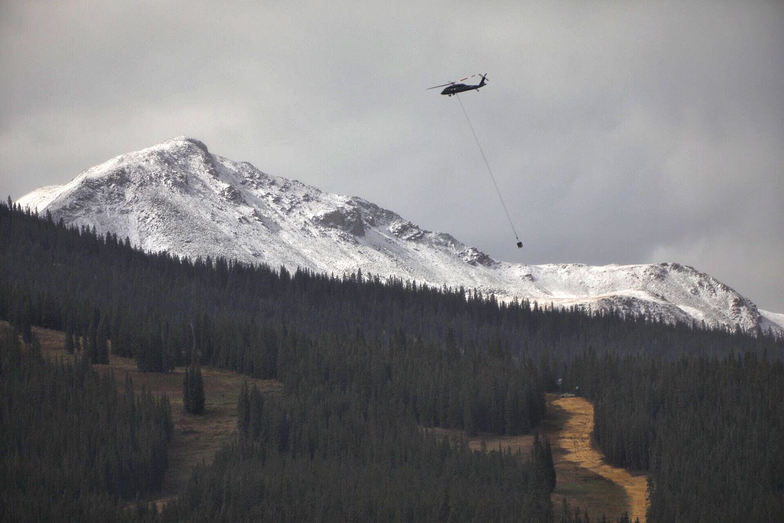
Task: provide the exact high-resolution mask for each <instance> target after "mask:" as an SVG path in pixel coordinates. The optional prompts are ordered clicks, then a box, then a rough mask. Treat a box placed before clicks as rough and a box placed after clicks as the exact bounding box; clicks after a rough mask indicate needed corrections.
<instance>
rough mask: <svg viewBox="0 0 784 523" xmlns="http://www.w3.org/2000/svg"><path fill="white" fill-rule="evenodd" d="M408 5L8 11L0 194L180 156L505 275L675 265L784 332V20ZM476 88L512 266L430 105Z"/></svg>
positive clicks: (713, 9) (477, 119)
mask: <svg viewBox="0 0 784 523" xmlns="http://www.w3.org/2000/svg"><path fill="white" fill-rule="evenodd" d="M357 4H358V5H357ZM411 4H412V5H406V3H403V4H401V3H399V2H397V3H381V2H365V3H353V2H330V3H329V4H325V3H321V2H261V3H256V2H241V3H232V4H231V6H230V7H225V8H223V9H220V10H217V9H215V8H214V5H215V4H214V3H211V2H187V3H185V2H176V3H161V2H111V3H106V2H3V3H2V4H0V5H1V6H2V7H0V9H1V11H0V45H2V48H3V53H2V55H0V71H1V72H2V74H1V75H0V93H2V98H1V99H0V153H1V154H2V159H3V162H2V167H0V189H1V190H2V191H3V192H4V193H9V194H11V195H12V197H15V198H16V197H19V196H21V195H23V194H24V193H26V192H28V191H29V190H32V189H33V188H35V187H38V186H40V185H45V184H51V183H63V182H65V181H67V180H69V179H70V178H71V177H73V176H74V175H75V174H76V173H77V172H79V171H80V170H82V169H84V168H86V167H89V166H91V165H94V164H96V163H99V162H101V161H103V160H106V159H108V158H109V157H111V156H114V155H116V154H119V153H122V152H127V151H130V150H134V149H138V148H142V147H145V146H148V145H151V144H153V143H156V142H158V141H161V140H164V139H166V138H170V137H172V136H175V135H180V134H188V135H192V136H195V137H198V138H200V139H202V140H203V141H205V142H206V143H207V145H208V146H209V147H210V149H211V150H212V151H213V152H216V153H218V154H221V155H224V156H227V157H229V158H232V159H237V160H248V161H251V162H252V163H254V164H255V165H257V166H258V167H259V168H261V169H263V170H265V171H268V172H270V173H273V174H278V175H281V176H287V177H294V178H299V179H301V180H303V181H305V182H307V183H311V184H314V185H317V186H320V187H322V188H324V189H326V190H330V191H336V192H342V193H350V194H357V195H360V196H363V197H365V198H367V199H370V200H372V201H375V202H377V203H379V204H380V205H383V206H385V207H388V208H391V209H393V210H395V211H397V212H399V213H401V214H403V215H404V216H406V217H408V218H409V219H411V220H413V221H416V222H418V223H420V224H421V225H422V226H424V227H427V228H431V229H436V230H444V231H449V232H451V233H453V234H454V235H455V236H457V237H458V238H460V239H462V240H463V241H466V242H467V243H470V244H474V245H477V246H478V247H480V248H482V249H483V250H485V251H487V252H488V253H490V254H491V255H493V256H494V257H496V258H500V259H507V260H510V261H521V262H528V263H546V262H573V261H576V262H585V263H593V264H603V263H639V262H656V261H664V260H672V261H680V262H682V263H688V264H691V265H694V266H695V267H697V268H698V269H701V270H704V271H707V272H710V273H711V274H713V275H715V276H716V277H718V278H719V279H722V280H723V281H725V282H726V283H728V284H729V285H731V286H733V287H735V288H736V289H737V290H739V291H740V292H742V293H745V294H747V295H748V296H750V297H751V298H752V299H754V300H755V301H756V302H757V303H759V304H760V305H761V306H763V307H766V308H770V309H773V310H778V311H784V278H782V273H783V272H784V270H783V269H784V262H782V260H784V232H783V231H784V228H782V224H784V210H783V209H784V205H782V203H781V202H782V201H784V185H782V175H784V152H782V149H784V148H782V147H781V144H782V143H784V102H783V101H782V97H781V93H782V92H784V60H782V55H781V49H784V8H782V5H781V4H780V3H777V2H771V3H765V2H756V3H742V2H730V3H724V2H719V3H716V2H706V3H693V2H690V3H688V4H687V3H666V4H664V3H663V4H659V5H657V6H642V5H629V4H628V3H620V2H608V3H604V4H599V3H591V5H587V3H585V2H574V3H569V2H565V3H558V4H552V5H548V6H544V5H541V3H533V2H532V3H530V4H523V3H519V2H490V3H477V2H436V3H420V4H426V5H417V4H415V3H411ZM485 71H487V72H489V79H490V85H489V86H488V87H487V88H485V89H483V90H482V91H481V92H479V93H466V95H464V97H463V101H464V103H465V106H466V110H467V111H468V112H469V115H470V116H471V118H472V120H473V123H474V125H475V127H476V130H477V133H478V135H479V137H480V139H481V141H482V143H483V145H484V147H485V150H486V152H487V155H488V158H489V160H490V162H491V164H492V166H493V170H494V172H495V174H496V176H497V178H498V183H499V185H500V186H501V188H502V189H503V192H504V195H505V198H506V200H507V203H508V204H509V208H510V212H511V214H512V216H513V218H514V221H515V223H516V225H517V229H518V231H519V232H520V233H521V236H522V237H523V240H524V241H525V243H526V248H525V249H524V250H523V251H518V250H517V249H515V248H514V243H513V238H512V235H511V232H510V231H509V227H508V224H507V223H506V219H505V217H504V214H503V211H502V209H501V208H500V206H499V204H498V203H497V197H496V196H495V194H494V192H493V189H492V185H491V183H490V180H489V179H488V177H487V174H486V172H485V171H484V164H483V163H482V160H481V157H480V156H479V153H478V151H477V150H476V148H475V146H474V144H473V141H472V137H471V134H470V130H469V129H468V127H467V126H466V124H465V121H464V119H463V116H462V113H461V112H460V108H459V106H458V105H457V103H456V101H455V100H454V99H446V98H445V97H440V96H438V94H437V91H426V90H425V88H426V87H428V86H430V85H435V84H439V83H443V82H445V81H448V80H452V79H455V78H456V77H459V76H462V75H464V74H466V73H475V72H485Z"/></svg>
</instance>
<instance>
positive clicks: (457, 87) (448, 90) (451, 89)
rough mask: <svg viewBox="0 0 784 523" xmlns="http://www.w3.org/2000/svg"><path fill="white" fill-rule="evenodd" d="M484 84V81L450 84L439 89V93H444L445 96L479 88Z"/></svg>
mask: <svg viewBox="0 0 784 523" xmlns="http://www.w3.org/2000/svg"><path fill="white" fill-rule="evenodd" d="M483 85H484V82H482V83H480V84H477V85H467V84H452V85H450V86H447V87H445V88H444V90H443V91H441V94H445V95H447V96H452V95H453V94H457V93H462V92H464V91H473V90H477V91H478V90H479V88H480V87H482V86H483Z"/></svg>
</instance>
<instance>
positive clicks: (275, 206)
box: [17, 137, 784, 332]
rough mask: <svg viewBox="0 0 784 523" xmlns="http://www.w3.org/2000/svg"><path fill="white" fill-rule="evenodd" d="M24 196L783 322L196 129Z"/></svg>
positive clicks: (448, 274) (162, 241)
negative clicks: (504, 234)
mask: <svg viewBox="0 0 784 523" xmlns="http://www.w3.org/2000/svg"><path fill="white" fill-rule="evenodd" d="M17 203H19V204H21V205H22V206H29V207H30V208H31V209H37V210H38V211H39V212H44V211H49V212H51V213H52V215H53V217H54V218H55V219H60V218H62V219H63V220H64V221H65V223H67V224H69V225H87V226H95V228H96V230H97V231H98V232H100V233H104V232H114V233H116V234H118V235H119V236H120V237H126V236H127V237H129V238H130V240H131V242H132V243H133V244H135V245H137V246H140V247H141V248H143V249H146V250H150V251H161V250H166V251H169V252H171V253H173V254H177V255H183V256H190V257H197V256H202V257H204V256H211V257H216V256H222V257H226V258H234V259H238V260H240V261H243V262H248V263H267V264H269V265H271V266H273V267H277V266H280V265H284V266H286V267H288V268H289V269H290V270H292V269H294V268H296V267H298V266H299V267H304V268H308V269H311V270H313V271H316V272H326V273H334V274H337V275H341V274H344V273H347V272H354V271H357V270H362V271H363V272H364V273H366V274H367V273H372V274H374V275H379V276H381V277H388V276H396V277H399V278H402V279H410V280H416V281H418V282H421V283H427V284H430V285H435V286H442V285H447V286H451V287H459V286H462V287H464V288H466V289H478V290H480V291H481V292H482V293H485V294H488V293H494V294H495V295H496V296H497V297H499V298H500V299H506V300H508V299H514V298H521V299H522V298H527V299H530V300H534V301H539V302H541V303H543V304H547V305H549V304H550V303H552V304H554V305H557V306H572V305H574V306H577V307H579V308H583V309H586V310H587V309H590V310H593V311H597V310H610V309H614V310H619V311H622V312H624V313H627V314H632V315H645V316H648V317H652V316H657V317H661V318H662V319H664V320H666V321H671V322H674V321H684V322H691V321H697V322H701V321H705V322H706V324H708V325H722V326H728V327H731V328H735V327H736V326H737V327H739V328H741V329H743V330H752V329H756V328H766V329H768V328H772V329H774V330H777V331H778V332H784V329H782V326H781V325H780V324H779V322H778V320H779V319H780V315H775V314H772V313H771V314H769V315H768V317H767V318H765V317H763V316H762V315H761V314H760V312H759V310H758V309H757V307H756V306H755V305H754V303H752V302H751V301H750V300H748V299H746V298H744V297H743V296H741V295H740V294H738V293H737V292H735V291H734V290H732V289H730V288H729V287H727V286H726V285H724V284H723V283H721V282H719V281H718V280H716V279H714V278H712V277H711V276H709V275H707V274H704V273H701V272H699V271H697V270H695V269H693V268H691V267H687V266H682V265H679V264H675V263H673V264H668V263H663V264H659V265H607V266H601V267H594V266H586V265H580V264H557V265H554V264H549V265H523V264H514V263H508V262H502V261H496V260H494V259H492V258H491V257H489V256H488V255H486V254H485V253H483V252H481V251H479V250H478V249H476V248H473V247H468V246H466V245H465V244H463V243H461V242H460V241H458V240H457V239H455V238H454V237H452V236H451V235H449V234H445V233H437V232H432V231H428V230H425V229H422V228H420V227H419V226H417V225H415V224H413V223H411V222H409V221H407V220H405V219H404V218H402V217H400V216H399V215H397V214H395V213H394V212H392V211H388V210H386V209H382V208H380V207H378V206H377V205H375V204H373V203H371V202H368V201H366V200H363V199H362V198H357V197H349V196H343V195H338V194H330V193H325V192H323V191H320V190H319V189H317V188H315V187H311V186H308V185H305V184H302V183H300V182H298V181H295V180H288V179H286V178H280V177H276V176H270V175H268V174H265V173H263V172H261V171H259V170H258V169H256V168H255V167H254V166H252V165H250V164H249V163H245V162H234V161H232V160H229V159H227V158H223V157H221V156H218V155H213V154H211V153H210V152H209V151H208V150H207V147H206V146H205V145H204V144H203V143H201V142H199V141H198V140H194V139H191V138H185V137H180V138H175V139H172V140H168V141H166V142H163V143H161V144H158V145H155V146H153V147H149V148H147V149H143V150H141V151H137V152H132V153H128V154H124V155H121V156H118V157H116V158H113V159H111V160H109V161H107V162H105V163H103V164H100V165H97V166H95V167H92V168H90V169H88V170H86V171H84V172H82V173H81V174H79V175H78V176H77V177H76V178H74V179H73V180H72V181H71V182H69V183H67V184H65V185H60V186H49V187H42V188H40V189H37V190H35V191H33V192H31V193H29V194H27V195H25V196H24V197H22V198H20V199H19V200H18V202H17Z"/></svg>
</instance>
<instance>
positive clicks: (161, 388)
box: [33, 327, 283, 506]
mask: <svg viewBox="0 0 784 523" xmlns="http://www.w3.org/2000/svg"><path fill="white" fill-rule="evenodd" d="M33 332H34V333H35V335H36V337H37V338H38V340H39V341H40V342H41V349H42V351H43V353H44V355H46V356H47V357H50V358H52V359H55V358H61V359H66V360H68V359H73V356H71V355H69V354H68V353H66V352H65V341H64V340H65V334H64V333H63V332H59V331H53V330H49V329H41V328H35V327H34V328H33ZM93 368H95V369H96V370H97V371H98V372H101V373H111V374H112V375H113V376H114V378H115V380H116V381H117V383H118V384H119V385H120V387H122V386H123V385H124V383H125V376H126V375H130V376H131V379H132V380H133V385H134V388H135V389H136V390H137V391H140V390H141V389H142V387H144V388H145V389H146V390H148V391H150V392H153V393H155V394H166V395H167V396H168V398H169V402H170V403H171V407H172V418H173V419H172V421H173V423H174V432H173V434H172V439H171V442H170V444H169V470H167V472H166V476H165V478H164V482H163V487H162V489H161V492H160V493H159V494H158V496H156V499H155V500H153V501H155V502H156V504H158V505H159V506H161V505H163V504H165V503H166V502H167V501H168V500H170V499H172V498H174V497H175V496H177V494H178V493H179V492H181V491H182V489H183V488H184V487H185V485H186V484H187V482H188V478H189V477H190V474H191V470H192V469H193V467H194V466H196V465H199V464H201V463H209V462H210V461H212V457H213V456H214V455H215V452H216V451H217V450H218V449H220V448H221V447H222V446H223V445H224V444H225V443H227V442H228V441H229V439H230V438H231V436H232V434H233V433H234V431H235V429H236V427H237V398H238V397H239V393H240V390H241V388H242V383H243V382H244V381H247V382H248V384H249V385H252V384H254V383H255V384H256V386H257V387H258V388H259V390H261V391H262V392H264V393H267V394H281V393H282V392H283V385H282V384H281V383H280V382H277V381H274V380H259V379H254V378H250V377H248V376H245V375H242V374H237V373H235V372H229V371H225V370H220V369H215V368H211V367H202V369H201V371H202V377H203V379H204V393H205V397H206V403H205V412H204V414H202V415H198V416H197V415H193V414H188V413H186V412H185V410H184V409H183V405H182V383H183V379H184V375H185V367H177V368H175V369H174V371H173V372H170V373H167V374H161V373H155V372H140V371H139V370H138V369H137V368H136V362H135V361H134V360H133V359H130V358H122V357H120V356H114V355H110V358H109V364H108V365H93Z"/></svg>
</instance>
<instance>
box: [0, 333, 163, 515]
mask: <svg viewBox="0 0 784 523" xmlns="http://www.w3.org/2000/svg"><path fill="white" fill-rule="evenodd" d="M0 424H1V425H2V430H0V456H2V459H0V520H2V521H110V520H119V519H125V518H126V517H129V514H128V513H125V512H121V511H120V510H119V509H118V501H119V500H129V501H133V500H135V499H137V497H139V496H142V495H145V494H147V493H150V492H153V491H155V490H157V489H159V488H160V485H161V481H162V479H163V474H164V472H165V470H166V467H167V463H168V461H167V459H168V458H167V456H168V454H167V444H168V441H169V437H170V434H171V430H172V422H171V414H170V407H169V402H168V400H167V399H166V398H165V397H161V398H158V397H153V396H152V395H150V394H149V393H144V392H142V393H141V394H136V393H135V392H134V389H133V384H132V383H131V382H130V380H126V384H125V389H124V390H123V391H118V390H117V388H116V385H115V382H114V379H113V378H112V377H111V376H99V375H98V374H97V373H96V372H95V371H93V370H92V369H91V368H90V364H89V362H88V361H87V360H86V359H79V360H77V361H76V363H75V364H68V363H63V362H56V363H50V362H47V361H46V360H44V358H43V356H42V355H41V352H40V347H39V346H38V342H37V340H35V339H33V340H31V343H30V344H28V345H27V346H23V345H22V343H21V342H20V340H19V336H18V335H17V333H16V331H14V330H12V329H10V328H7V327H6V328H3V329H0ZM131 514H135V513H134V512H133V511H131Z"/></svg>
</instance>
